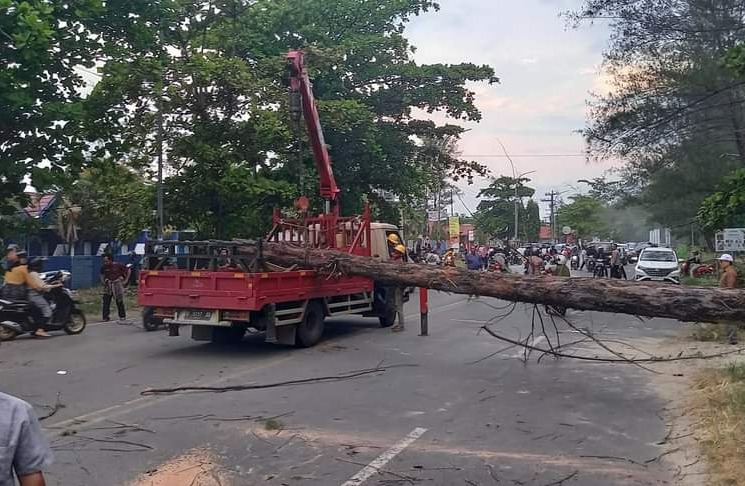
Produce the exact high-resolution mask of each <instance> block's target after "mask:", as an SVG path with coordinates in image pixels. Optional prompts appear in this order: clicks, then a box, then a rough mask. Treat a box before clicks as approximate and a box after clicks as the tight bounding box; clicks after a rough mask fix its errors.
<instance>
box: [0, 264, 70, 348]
mask: <svg viewBox="0 0 745 486" xmlns="http://www.w3.org/2000/svg"><path fill="white" fill-rule="evenodd" d="M16 257H17V260H16V261H15V262H14V263H13V266H12V268H11V269H10V271H9V272H7V273H6V274H5V286H4V287H3V292H2V295H3V298H5V299H9V300H28V301H29V303H30V304H31V305H32V307H33V311H34V323H35V324H36V326H37V328H36V330H34V333H33V335H34V336H36V337H50V335H49V334H48V333H47V332H46V331H45V330H44V329H43V326H44V325H45V324H47V323H48V322H49V320H50V319H51V317H52V308H51V307H50V306H49V302H47V300H46V299H45V298H44V296H43V295H42V294H43V292H47V291H49V290H51V289H53V288H55V287H59V286H60V285H61V284H55V285H47V284H45V283H44V282H43V281H42V280H41V278H40V277H39V273H38V270H39V269H40V268H39V267H40V264H41V259H34V260H33V262H34V263H33V265H32V268H31V269H29V265H28V261H27V257H26V252H25V251H16ZM37 260H38V261H37ZM39 316H41V317H39Z"/></svg>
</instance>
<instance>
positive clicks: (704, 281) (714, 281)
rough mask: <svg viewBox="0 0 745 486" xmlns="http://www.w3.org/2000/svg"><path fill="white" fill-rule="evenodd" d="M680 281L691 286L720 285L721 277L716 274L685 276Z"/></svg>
mask: <svg viewBox="0 0 745 486" xmlns="http://www.w3.org/2000/svg"><path fill="white" fill-rule="evenodd" d="M680 283H681V284H683V285H688V286H691V287H718V286H719V278H718V277H717V275H716V274H714V275H705V276H703V277H683V278H681V279H680Z"/></svg>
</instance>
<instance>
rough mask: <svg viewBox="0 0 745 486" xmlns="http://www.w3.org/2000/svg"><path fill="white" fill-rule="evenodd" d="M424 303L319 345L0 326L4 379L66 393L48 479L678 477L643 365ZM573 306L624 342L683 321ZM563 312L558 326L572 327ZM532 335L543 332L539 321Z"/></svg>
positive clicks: (347, 322)
mask: <svg viewBox="0 0 745 486" xmlns="http://www.w3.org/2000/svg"><path fill="white" fill-rule="evenodd" d="M430 306H431V312H430V336H427V337H421V336H418V303H417V301H416V299H414V300H413V301H412V302H410V303H409V304H407V313H408V314H409V315H408V322H407V328H406V331H405V332H403V333H392V332H391V331H390V330H388V329H381V328H379V327H378V326H377V322H376V320H373V319H364V318H357V317H351V318H344V319H335V320H331V321H330V322H329V325H328V327H327V333H326V339H325V340H324V341H323V342H322V343H321V344H319V345H318V346H316V347H315V348H312V349H292V348H287V347H279V346H274V345H269V344H265V343H263V341H262V337H261V336H258V335H257V336H248V337H246V339H245V340H244V341H243V342H242V343H240V344H238V345H232V346H217V345H212V344H204V343H198V342H195V341H192V340H191V339H190V338H189V337H188V335H184V336H181V337H169V336H168V335H167V333H166V332H162V331H161V332H155V333H147V332H144V331H143V330H142V329H140V328H138V327H136V326H123V325H117V324H95V325H91V326H90V327H89V328H88V329H87V330H86V332H85V333H84V334H82V335H80V336H65V335H60V336H57V337H55V338H54V339H49V340H44V341H39V340H34V339H18V340H16V341H15V342H11V343H4V344H3V345H2V347H1V348H0V389H2V391H5V392H7V393H11V394H14V395H17V396H19V397H22V398H24V399H26V400H28V401H30V402H32V403H33V404H34V405H35V407H36V410H37V412H38V413H39V415H42V416H43V415H46V414H48V413H49V411H50V407H53V406H54V404H55V403H57V402H58V403H61V404H63V407H61V408H59V409H58V411H57V412H56V413H55V414H54V415H53V416H52V417H49V418H47V419H45V420H44V421H43V422H42V423H43V425H44V426H45V430H46V432H47V433H48V436H49V438H50V440H51V442H52V444H53V447H54V449H55V454H56V459H57V460H56V464H55V465H54V467H53V468H52V469H51V470H50V471H49V473H48V484H51V485H65V486H69V485H81V486H83V485H97V486H98V485H118V484H131V485H156V486H157V485H169V486H170V485H185V486H188V485H253V484H266V485H306V484H307V485H343V486H357V485H360V484H365V485H396V484H419V483H420V482H421V484H431V485H479V486H481V485H494V484H498V485H504V484H506V485H512V484H515V485H545V486H548V485H560V484H564V485H587V486H598V485H616V484H634V485H642V484H643V485H646V484H670V483H671V482H672V478H673V472H672V470H671V469H670V468H669V467H667V466H666V465H665V463H664V461H658V460H653V459H654V458H656V457H657V456H659V454H660V453H661V449H660V448H659V447H658V446H657V445H655V443H656V442H658V441H660V440H661V439H662V438H663V437H665V435H666V428H665V424H664V422H663V420H662V418H661V417H660V415H659V410H660V409H661V408H662V407H664V405H665V403H664V401H663V399H662V398H661V397H659V396H658V395H657V394H656V393H655V391H654V389H653V387H650V386H649V380H650V375H649V374H648V373H647V372H645V371H644V370H641V369H639V368H637V367H634V366H629V365H607V364H595V363H588V362H580V361H576V360H570V359H561V360H556V359H553V358H544V359H542V360H541V361H540V363H538V362H537V359H536V358H537V356H538V355H537V353H534V354H533V356H532V357H531V359H530V360H529V361H528V363H527V364H525V363H523V362H522V361H521V359H520V358H521V357H522V356H523V353H522V352H521V351H520V350H518V349H515V348H511V349H506V350H502V351H500V349H502V348H504V347H505V345H504V343H501V342H498V341H496V340H495V339H493V338H491V337H489V336H487V335H486V334H485V333H483V332H481V333H479V332H478V331H479V328H480V327H481V326H482V325H483V324H484V323H485V322H487V321H489V320H491V319H495V318H496V317H498V316H500V315H504V314H505V313H506V312H505V309H504V307H505V303H503V302H500V301H497V300H493V299H477V300H474V301H468V300H467V299H466V298H465V297H463V296H457V295H446V294H441V293H431V297H430ZM508 310H509V309H508ZM569 318H570V320H571V321H572V322H574V323H575V324H576V325H578V326H580V327H583V328H587V329H592V330H594V331H595V332H602V335H603V336H605V337H609V336H612V337H613V338H614V339H616V340H627V341H629V342H633V341H634V340H636V339H639V338H645V339H650V338H651V339H656V338H665V337H670V336H674V335H676V333H677V332H678V327H677V325H676V324H674V323H672V322H668V321H664V320H652V321H647V322H644V323H642V322H640V321H639V320H637V319H635V318H633V317H629V316H617V315H605V314H599V313H595V314H592V313H579V312H572V311H570V314H569ZM531 321H532V308H531V307H527V306H523V305H518V306H517V307H516V308H515V309H514V310H512V312H511V314H509V315H507V316H505V317H503V318H502V319H501V320H499V321H498V322H494V323H493V326H494V329H495V330H498V332H500V333H503V334H505V335H508V336H510V337H513V338H514V337H523V338H524V337H526V336H527V335H528V333H529V332H530V329H531ZM539 326H540V325H539ZM548 326H549V329H551V326H550V325H548ZM561 327H562V329H563V332H562V334H561V338H562V340H563V342H565V343H566V342H569V341H572V340H574V339H576V338H577V336H578V334H577V333H576V332H572V331H570V330H567V329H566V326H561ZM186 334H188V333H186ZM549 335H551V332H549ZM552 339H554V338H552ZM533 342H534V343H535V344H536V345H537V346H539V347H541V346H546V345H547V342H546V340H545V338H542V337H536V338H535V340H534V341H533ZM553 344H556V343H555V341H554V342H553ZM497 351H500V352H498V353H497V354H495V355H494V356H492V357H490V358H486V359H482V358H485V357H487V356H488V355H490V354H493V353H495V352H497ZM403 364H405V365H412V366H406V367H394V368H390V369H388V370H387V371H384V372H380V373H374V374H368V375H363V376H360V377H357V378H354V379H348V380H343V381H335V382H325V383H312V384H304V385H295V386H281V387H275V388H268V389H259V390H250V391H234V392H225V393H212V392H201V393H194V392H192V393H182V394H171V395H158V396H141V395H140V392H141V391H143V390H145V389H146V388H149V387H169V386H182V385H189V384H198V385H214V386H227V385H239V384H267V383H274V382H281V381H286V380H293V379H298V378H310V377H319V376H333V375H338V374H340V373H346V372H350V371H354V370H361V369H366V368H375V367H377V366H383V367H385V366H391V365H403ZM646 461H649V464H645V462H646Z"/></svg>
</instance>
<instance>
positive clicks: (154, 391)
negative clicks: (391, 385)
mask: <svg viewBox="0 0 745 486" xmlns="http://www.w3.org/2000/svg"><path fill="white" fill-rule="evenodd" d="M415 366H419V365H417V364H398V365H390V366H378V367H375V368H369V369H364V370H359V371H353V372H347V373H341V374H338V375H331V376H317V377H314V378H302V379H298V380H287V381H278V382H274V383H264V384H254V385H227V386H196V385H191V386H177V387H173V388H148V389H147V390H143V391H141V392H140V395H160V394H166V393H176V392H182V391H203V392H215V393H224V392H229V391H245V390H263V389H265V388H277V387H281V386H293V385H306V384H310V383H329V382H336V381H344V380H351V379H353V378H358V377H360V376H365V375H371V374H376V373H383V372H385V371H386V370H390V369H393V368H404V367H415Z"/></svg>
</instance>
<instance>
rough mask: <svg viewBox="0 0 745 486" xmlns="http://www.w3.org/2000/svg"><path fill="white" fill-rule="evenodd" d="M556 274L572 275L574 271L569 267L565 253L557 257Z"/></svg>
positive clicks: (562, 275)
mask: <svg viewBox="0 0 745 486" xmlns="http://www.w3.org/2000/svg"><path fill="white" fill-rule="evenodd" d="M555 275H556V276H557V277H571V276H572V272H571V271H570V270H569V267H568V266H567V257H566V256H564V255H559V257H558V258H557V259H556V273H555Z"/></svg>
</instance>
